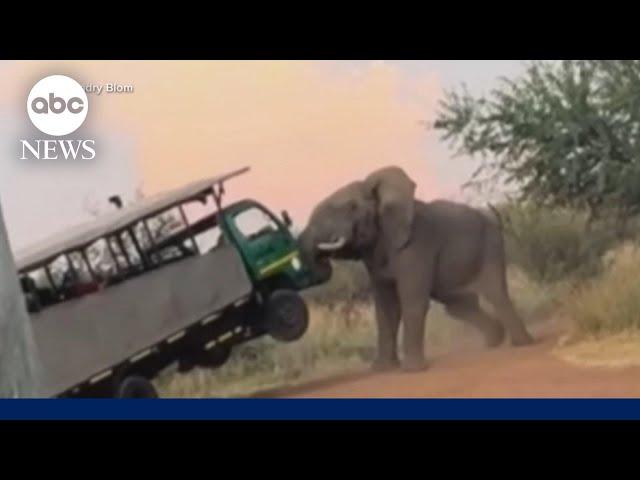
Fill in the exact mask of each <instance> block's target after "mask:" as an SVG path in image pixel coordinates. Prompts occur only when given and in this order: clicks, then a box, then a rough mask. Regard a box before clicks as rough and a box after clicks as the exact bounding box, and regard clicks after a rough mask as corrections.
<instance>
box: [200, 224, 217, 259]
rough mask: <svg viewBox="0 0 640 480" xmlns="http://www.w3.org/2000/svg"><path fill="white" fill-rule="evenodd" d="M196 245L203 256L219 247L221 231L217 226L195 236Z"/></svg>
mask: <svg viewBox="0 0 640 480" xmlns="http://www.w3.org/2000/svg"><path fill="white" fill-rule="evenodd" d="M194 238H195V240H196V243H197V244H198V249H199V250H200V253H201V254H205V253H208V252H210V251H211V250H213V249H214V248H217V247H219V246H221V244H222V242H221V240H222V230H221V229H220V227H219V226H218V225H214V226H213V227H211V228H209V229H207V230H205V231H203V232H202V233H199V234H196V235H195V237H194Z"/></svg>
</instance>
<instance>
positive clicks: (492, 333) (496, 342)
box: [484, 325, 505, 348]
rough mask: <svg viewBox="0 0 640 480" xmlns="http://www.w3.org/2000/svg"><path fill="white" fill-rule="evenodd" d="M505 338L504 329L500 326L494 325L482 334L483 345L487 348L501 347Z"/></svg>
mask: <svg viewBox="0 0 640 480" xmlns="http://www.w3.org/2000/svg"><path fill="white" fill-rule="evenodd" d="M504 337H505V329H504V327H503V326H502V325H496V326H495V328H491V330H488V331H486V332H485V334H484V338H485V343H486V345H487V347H488V348H496V347H499V346H500V345H502V343H503V342H504Z"/></svg>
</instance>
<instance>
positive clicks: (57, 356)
mask: <svg viewBox="0 0 640 480" xmlns="http://www.w3.org/2000/svg"><path fill="white" fill-rule="evenodd" d="M251 292H252V284H251V280H250V279H249V277H248V275H247V273H246V270H245V268H244V265H243V262H242V259H241V258H240V255H239V253H238V252H237V251H236V250H235V249H234V248H233V247H231V246H222V247H219V248H216V249H215V250H213V251H212V252H209V253H207V254H205V255H202V256H196V257H191V258H187V259H184V260H182V261H179V262H176V263H173V264H170V265H166V266H164V267H161V268H159V269H157V270H154V271H151V272H148V273H145V274H143V275H141V276H139V277H135V278H131V279H129V280H126V281H124V282H122V283H121V284H118V285H114V286H112V287H109V288H107V289H105V290H103V291H102V292H98V293H93V294H90V295H87V296H85V297H81V298H78V299H73V300H69V301H66V302H64V303H60V304H57V305H54V306H51V307H49V308H46V309H45V310H43V311H42V312H40V313H38V314H34V315H32V324H33V332H34V336H35V341H36V345H37V347H38V354H39V356H40V363H41V365H42V370H43V377H44V378H43V385H42V387H43V388H42V389H41V391H42V394H43V395H44V396H47V397H50V396H56V395H59V394H61V393H63V392H65V391H67V390H68V389H70V388H72V387H74V386H75V385H78V384H80V383H82V382H84V381H86V380H88V379H90V378H92V377H94V376H96V375H98V374H100V373H101V372H103V371H105V370H108V369H109V368H111V367H113V366H115V365H118V364H120V363H121V362H123V361H125V360H126V359H128V358H130V357H132V356H134V355H136V354H137V353H139V352H141V351H144V350H145V349H147V348H149V347H151V346H153V345H155V344H157V343H159V342H161V341H163V340H165V339H167V338H168V337H172V336H173V335H176V334H177V333H179V332H181V331H182V330H184V329H185V328H187V327H189V326H190V325H192V324H194V323H196V322H198V321H200V320H202V319H204V318H206V317H207V316H209V315H211V314H213V313H215V312H217V311H220V310H222V309H224V308H226V307H228V306H230V305H232V304H234V303H236V302H238V301H241V300H242V299H245V298H246V297H248V296H249V295H250V294H251Z"/></svg>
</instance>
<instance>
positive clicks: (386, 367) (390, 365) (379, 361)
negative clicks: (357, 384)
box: [371, 357, 400, 372]
mask: <svg viewBox="0 0 640 480" xmlns="http://www.w3.org/2000/svg"><path fill="white" fill-rule="evenodd" d="M398 367H400V361H399V360H398V358H397V357H394V358H376V359H375V360H374V361H373V363H372V364H371V370H373V371H374V372H389V371H391V370H396V369H397V368H398Z"/></svg>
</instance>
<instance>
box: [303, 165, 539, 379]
mask: <svg viewBox="0 0 640 480" xmlns="http://www.w3.org/2000/svg"><path fill="white" fill-rule="evenodd" d="M414 193H415V183H414V182H413V181H412V180H411V179H410V178H409V177H408V176H407V175H406V173H405V172H404V171H403V170H402V169H400V168H398V167H387V168H383V169H381V170H378V171H376V172H374V173H372V174H371V175H370V176H369V177H367V178H366V179H365V180H364V181H358V182H353V183H351V184H349V185H346V186H345V187H343V188H341V189H339V190H338V191H336V192H335V193H333V194H332V195H331V196H329V197H328V198H326V199H325V200H324V201H322V202H321V203H320V204H319V205H318V206H317V207H316V208H315V210H314V211H313V213H312V215H311V218H310V220H309V224H308V225H307V227H306V229H305V230H304V231H303V232H302V234H301V236H300V242H301V247H302V252H303V255H304V257H305V259H306V260H307V261H308V262H310V264H311V265H313V266H314V270H315V272H316V273H317V274H318V276H319V277H321V280H328V279H329V278H330V276H331V267H330V262H329V259H330V258H335V259H351V260H362V261H363V262H364V263H365V265H366V267H367V270H368V272H369V275H370V278H371V285H372V289H373V296H374V300H375V307H376V322H377V327H378V351H377V358H376V360H375V362H374V365H373V367H374V368H375V369H377V370H388V369H392V368H395V367H396V366H399V365H400V361H399V359H398V352H397V337H398V330H399V325H400V322H402V325H403V329H402V330H403V338H402V349H403V351H402V353H403V355H402V367H403V368H404V369H405V370H408V371H415V370H421V369H423V368H424V367H425V366H426V363H425V358H424V331H425V320H426V314H427V311H428V309H429V303H430V301H431V299H433V300H436V301H438V302H440V303H442V304H444V306H445V307H446V310H447V312H448V313H449V314H450V315H451V316H453V317H455V318H458V319H460V320H464V321H466V322H469V323H471V324H473V325H475V326H476V327H477V328H479V329H480V331H481V332H482V333H483V334H484V336H485V339H486V342H487V345H488V346H490V347H495V346H498V345H500V344H501V343H502V342H503V340H504V337H505V330H506V332H508V334H509V336H510V338H511V341H512V343H513V344H514V345H526V344H529V343H531V342H532V338H531V336H530V335H529V333H528V332H527V330H526V328H525V326H524V324H523V322H522V320H521V318H520V317H519V316H518V314H517V313H516V311H515V309H514V307H513V305H512V302H511V300H510V298H509V294H508V290H507V282H506V277H505V258H504V247H503V240H502V230H501V226H500V222H499V220H498V219H497V218H495V217H492V216H490V215H489V214H485V213H483V212H481V211H479V210H476V209H473V208H471V207H468V206H465V205H461V204H457V203H453V202H448V201H443V200H438V201H433V202H429V203H425V202H422V201H419V200H416V199H415V198H414ZM479 296H482V297H484V298H485V299H486V300H487V301H488V302H489V303H490V304H491V305H492V306H493V307H494V309H495V312H496V317H497V319H496V318H493V317H491V316H489V314H487V313H486V312H485V311H484V310H482V309H481V308H480V305H479Z"/></svg>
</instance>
